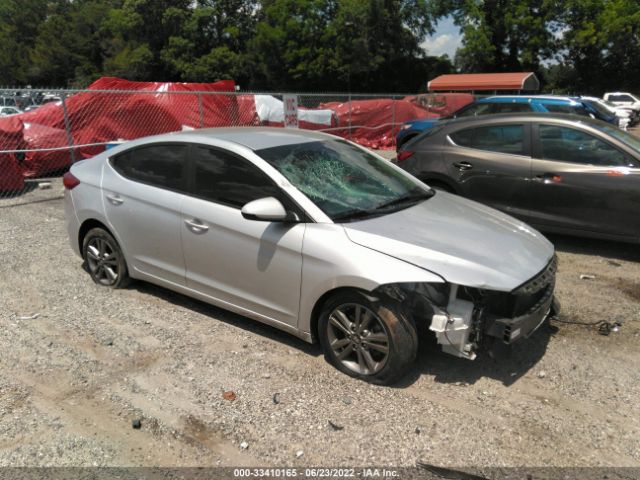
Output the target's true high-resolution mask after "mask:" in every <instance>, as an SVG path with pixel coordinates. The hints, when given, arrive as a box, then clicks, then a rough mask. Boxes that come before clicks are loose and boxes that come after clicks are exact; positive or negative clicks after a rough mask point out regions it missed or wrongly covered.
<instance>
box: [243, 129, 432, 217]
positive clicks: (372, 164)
mask: <svg viewBox="0 0 640 480" xmlns="http://www.w3.org/2000/svg"><path fill="white" fill-rule="evenodd" d="M256 153H257V154H258V155H259V156H260V157H262V158H263V159H265V160H266V161H267V162H269V164H271V165H272V166H273V167H275V168H276V169H277V170H278V171H279V172H280V173H281V174H282V175H284V176H285V177H286V178H287V180H289V181H290V182H291V183H292V184H293V185H294V186H295V187H296V188H298V190H300V191H301V192H302V193H304V194H305V195H307V196H308V197H309V198H310V199H311V200H312V201H313V202H314V203H315V204H316V205H317V206H318V207H319V208H320V209H321V210H322V211H323V212H324V213H326V214H327V216H329V217H330V218H331V219H332V220H335V221H348V220H350V219H354V218H359V219H362V218H363V217H365V216H373V215H377V214H383V213H389V212H390V211H394V210H400V209H402V208H406V207H408V206H411V205H412V204H415V203H418V202H419V201H421V200H424V199H426V198H429V197H430V196H431V195H432V191H431V190H429V188H428V187H427V186H425V185H421V184H419V183H417V182H415V181H413V180H411V179H410V178H407V177H406V176H404V175H403V174H401V173H399V172H397V171H396V170H395V169H394V168H393V167H392V166H390V165H389V164H388V163H386V162H384V161H382V160H378V159H377V158H376V157H374V156H373V155H370V154H368V153H366V152H364V151H362V150H360V149H359V148H357V147H355V146H353V145H350V144H348V143H347V142H344V141H340V140H330V141H322V142H308V143H299V144H295V145H284V146H279V147H273V148H267V149H263V150H258V151H256Z"/></svg>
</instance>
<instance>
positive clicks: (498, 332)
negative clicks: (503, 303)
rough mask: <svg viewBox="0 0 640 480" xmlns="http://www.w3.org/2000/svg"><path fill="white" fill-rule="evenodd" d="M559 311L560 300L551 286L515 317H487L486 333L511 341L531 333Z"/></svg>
mask: <svg viewBox="0 0 640 480" xmlns="http://www.w3.org/2000/svg"><path fill="white" fill-rule="evenodd" d="M558 313H560V302H558V300H557V299H556V298H555V296H554V295H553V287H551V288H548V292H547V293H546V295H545V296H543V297H542V298H541V299H540V300H539V301H538V303H536V305H534V306H533V307H532V308H531V309H530V310H529V311H528V312H527V313H525V314H524V315H521V316H519V317H515V318H496V317H493V318H491V317H490V318H488V319H487V320H488V321H487V323H486V325H487V330H486V334H487V335H489V336H491V337H495V338H499V339H501V340H502V341H503V342H504V343H507V344H509V343H513V342H515V341H517V340H521V339H524V338H527V337H529V336H531V335H532V334H533V332H535V331H536V330H537V329H538V328H539V327H540V326H541V325H542V324H543V323H544V322H545V320H547V319H548V318H549V317H552V316H555V315H557V314H558Z"/></svg>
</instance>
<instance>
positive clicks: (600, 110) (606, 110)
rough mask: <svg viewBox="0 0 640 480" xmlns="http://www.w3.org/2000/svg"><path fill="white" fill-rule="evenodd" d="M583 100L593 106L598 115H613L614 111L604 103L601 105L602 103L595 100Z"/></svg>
mask: <svg viewBox="0 0 640 480" xmlns="http://www.w3.org/2000/svg"><path fill="white" fill-rule="evenodd" d="M584 102H585V103H587V104H589V105H591V108H593V109H594V110H595V111H596V112H598V113H599V114H600V115H605V116H607V117H611V116H613V115H614V112H613V111H612V110H611V109H610V108H609V107H607V106H606V105H602V103H600V102H599V101H597V100H585V101H584Z"/></svg>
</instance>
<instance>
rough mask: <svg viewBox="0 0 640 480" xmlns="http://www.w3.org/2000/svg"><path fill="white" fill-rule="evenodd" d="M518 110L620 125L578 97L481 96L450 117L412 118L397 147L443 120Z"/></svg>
mask: <svg viewBox="0 0 640 480" xmlns="http://www.w3.org/2000/svg"><path fill="white" fill-rule="evenodd" d="M517 112H542V113H571V114H574V115H584V116H588V117H591V118H597V119H599V120H604V121H605V122H608V123H613V124H615V125H617V123H616V119H615V117H607V118H604V116H603V115H602V112H600V111H599V110H597V109H595V108H594V107H593V106H592V105H591V104H590V103H588V102H586V101H582V100H580V99H578V98H572V97H557V96H550V95H548V96H545V95H533V96H517V95H504V96H502V95H501V96H494V97H486V98H481V99H479V100H476V101H475V102H473V103H470V104H469V105H465V106H464V107H462V108H461V109H460V110H458V111H456V112H454V113H452V114H451V115H448V116H446V117H440V118H430V119H424V120H411V121H409V122H405V123H404V124H403V125H402V128H401V129H400V132H399V133H398V135H397V136H396V150H399V149H400V147H402V145H404V144H405V143H407V142H408V141H409V140H411V139H412V138H414V137H415V136H417V135H418V134H420V133H422V132H424V131H425V130H429V129H430V128H432V127H433V126H434V125H435V124H436V123H438V122H439V121H440V120H445V119H450V118H457V117H468V116H476V115H490V114H494V113H517Z"/></svg>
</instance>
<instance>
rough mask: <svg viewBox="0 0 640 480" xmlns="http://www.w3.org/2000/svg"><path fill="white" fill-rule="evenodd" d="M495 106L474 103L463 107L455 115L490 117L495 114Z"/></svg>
mask: <svg viewBox="0 0 640 480" xmlns="http://www.w3.org/2000/svg"><path fill="white" fill-rule="evenodd" d="M494 110H495V105H494V104H492V103H474V104H471V105H469V106H468V107H463V108H461V109H460V110H458V111H457V112H456V113H454V116H455V117H473V116H475V115H488V114H490V113H494Z"/></svg>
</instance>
